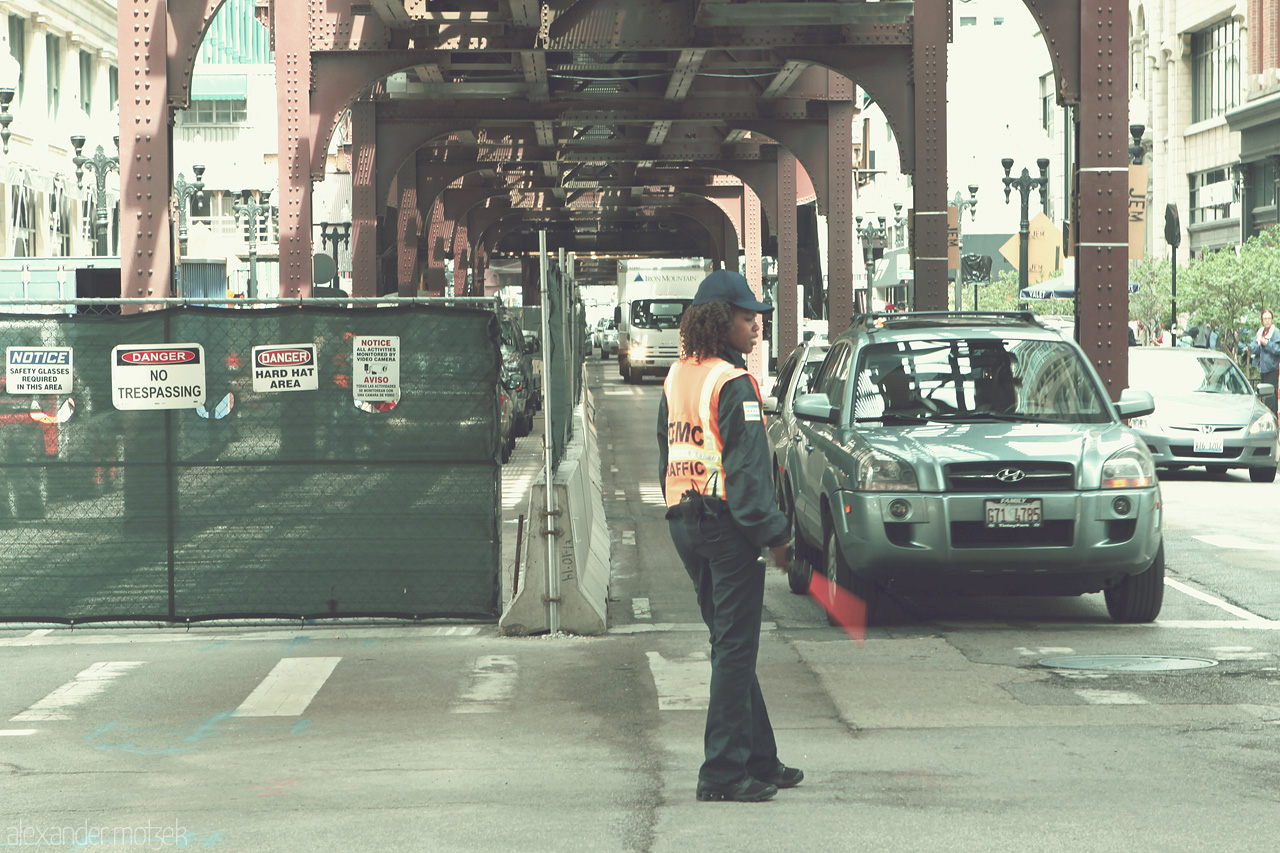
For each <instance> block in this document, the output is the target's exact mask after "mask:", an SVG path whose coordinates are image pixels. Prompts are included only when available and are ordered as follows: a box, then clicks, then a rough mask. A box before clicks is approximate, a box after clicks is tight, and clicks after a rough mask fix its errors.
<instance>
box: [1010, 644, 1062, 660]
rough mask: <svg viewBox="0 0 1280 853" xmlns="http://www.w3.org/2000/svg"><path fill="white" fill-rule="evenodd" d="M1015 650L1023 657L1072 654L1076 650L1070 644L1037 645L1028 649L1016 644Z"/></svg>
mask: <svg viewBox="0 0 1280 853" xmlns="http://www.w3.org/2000/svg"><path fill="white" fill-rule="evenodd" d="M1014 651H1015V652H1017V653H1018V654H1020V655H1022V656H1023V657H1040V656H1042V655H1073V654H1075V653H1076V650H1075V649H1073V648H1071V647H1070V646H1037V647H1036V648H1034V649H1028V648H1027V647H1026V646H1018V647H1017V648H1015V649H1014Z"/></svg>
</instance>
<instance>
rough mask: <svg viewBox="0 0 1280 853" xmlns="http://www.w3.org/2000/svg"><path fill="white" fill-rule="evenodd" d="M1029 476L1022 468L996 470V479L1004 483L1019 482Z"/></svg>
mask: <svg viewBox="0 0 1280 853" xmlns="http://www.w3.org/2000/svg"><path fill="white" fill-rule="evenodd" d="M1026 476H1027V472H1026V471H1023V470H1022V469H1021V468H1001V469H1000V470H999V471H997V472H996V479H997V480H999V481H1000V482H1002V483H1017V482H1019V481H1021V480H1022V479H1023V478H1025V477H1026Z"/></svg>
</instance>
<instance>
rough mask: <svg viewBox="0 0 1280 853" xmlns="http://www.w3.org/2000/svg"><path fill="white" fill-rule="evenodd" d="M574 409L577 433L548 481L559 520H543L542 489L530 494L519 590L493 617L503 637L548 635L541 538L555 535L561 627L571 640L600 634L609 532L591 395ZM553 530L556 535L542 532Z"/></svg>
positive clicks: (544, 543) (544, 550)
mask: <svg viewBox="0 0 1280 853" xmlns="http://www.w3.org/2000/svg"><path fill="white" fill-rule="evenodd" d="M583 399H584V402H583V403H582V404H581V405H580V406H578V409H577V410H576V411H575V413H574V414H575V417H577V419H578V427H579V428H578V429H577V430H575V431H574V435H573V438H572V439H571V440H570V441H569V444H568V446H566V447H565V452H564V457H563V458H562V459H561V460H560V466H559V467H558V468H557V469H556V471H555V473H554V475H553V476H552V488H554V489H555V492H554V496H555V507H556V509H557V510H558V511H559V513H560V514H559V516H558V517H555V518H551V519H544V517H543V513H544V512H545V510H546V483H545V481H544V480H540V481H539V482H536V483H534V484H533V487H532V489H530V493H529V510H528V515H527V516H526V517H527V518H529V519H530V523H529V535H528V537H527V540H526V541H527V543H528V546H527V547H526V548H525V549H524V559H523V560H522V562H523V563H524V565H523V566H517V567H516V569H517V573H518V577H519V584H520V585H519V587H518V588H517V590H516V593H515V595H514V596H513V597H512V600H511V603H510V604H509V605H508V606H507V609H506V610H505V611H503V614H502V616H501V617H500V618H499V619H498V628H499V630H500V631H501V632H502V633H503V634H505V635H508V636H522V635H526V634H540V633H545V632H547V631H550V630H551V619H550V606H549V602H548V600H547V536H554V537H555V545H556V547H555V560H556V567H555V568H556V572H557V573H558V577H559V581H560V595H559V599H560V600H559V602H558V608H557V618H558V621H559V629H560V630H561V631H564V632H566V633H570V634H603V633H604V632H605V629H606V628H607V627H608V624H607V602H608V600H609V558H610V551H609V549H610V546H609V528H608V524H607V522H606V520H605V515H604V495H603V486H604V481H603V479H602V475H601V471H600V445H599V442H598V440H597V437H596V427H595V402H594V398H593V396H592V395H591V392H590V391H589V390H586V389H584V391H583ZM548 530H553V531H555V532H554V533H548V532H546V531H548Z"/></svg>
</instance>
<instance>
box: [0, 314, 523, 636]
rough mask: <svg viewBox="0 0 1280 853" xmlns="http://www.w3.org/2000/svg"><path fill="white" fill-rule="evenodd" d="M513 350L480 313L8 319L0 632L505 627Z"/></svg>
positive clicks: (0, 335) (1, 330)
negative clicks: (503, 412)
mask: <svg viewBox="0 0 1280 853" xmlns="http://www.w3.org/2000/svg"><path fill="white" fill-rule="evenodd" d="M393 340H394V341H395V343H397V344H398V353H397V355H396V358H395V359H394V360H392V359H390V358H388V359H385V360H384V361H383V362H382V363H381V367H380V366H379V362H378V361H377V360H376V358H375V360H373V361H370V360H369V358H367V357H366V356H367V355H368V353H367V352H357V351H356V348H357V345H362V346H371V345H373V344H376V343H379V342H381V343H387V344H389V343H390V342H391V341H393ZM498 341H499V335H498V327H497V320H496V316H495V314H494V313H493V312H492V311H489V310H484V309H480V308H472V307H442V306H426V305H405V306H399V307H392V308H385V307H384V308H354V309H346V310H344V309H339V308H322V307H311V306H302V305H295V306H293V307H280V308H267V309H259V310H245V309H236V310H229V309H226V308H212V307H204V308H199V307H185V308H171V309H165V310H163V311H155V312H150V313H144V314H133V315H126V316H90V315H86V314H64V315H58V316H43V315H42V316H35V315H25V314H24V315H18V314H8V315H3V316H0V351H4V352H5V353H6V374H5V380H6V387H5V389H4V391H3V392H2V393H0V549H3V555H4V556H3V565H4V570H3V572H0V620H3V621H50V622H68V623H78V622H83V621H101V620H129V621H166V622H186V621H194V620H204V619H215V618H307V617H318V616H365V617H369V616H387V617H398V618H412V619H419V618H429V617H475V618H492V617H494V616H496V615H497V613H498V608H499V591H498V577H499V560H500V554H499V551H500V532H499V531H500V522H501V519H500V512H501V501H500V497H499V496H500V494H501V483H500V478H501V466H500V464H499V461H498V453H499V430H500V428H501V427H500V412H499V399H498V395H497V388H498V381H499V366H500V364H501V356H500V353H499V342H498ZM162 344H173V345H199V347H198V348H197V347H195V346H173V347H163V346H155V345H162ZM383 351H384V352H390V349H389V348H387V347H384V348H383ZM63 353H66V355H65V357H64V355H63ZM157 353H161V354H162V355H157ZM175 353H178V354H179V355H175ZM181 353H191V354H192V355H191V356H190V357H189V358H188V356H183V355H181ZM264 354H265V355H264ZM375 355H376V353H375ZM255 356H257V359H256V360H255ZM64 358H65V361H66V362H69V364H65V363H64ZM183 359H188V360H186V361H183ZM306 359H309V360H310V374H308V372H307V370H306V369H305V368H307V366H308V365H306V364H303V361H304V360H306ZM68 368H69V369H68ZM387 368H391V370H390V371H389V372H387V374H386V376H385V377H384V378H383V380H382V381H385V382H387V383H388V384H387V385H386V386H385V387H384V388H383V391H382V393H381V395H379V394H377V393H373V394H370V392H368V391H367V390H363V391H357V390H356V389H357V388H360V389H368V388H370V387H372V386H369V385H367V384H366V383H367V382H368V381H373V380H374V379H376V378H377V377H372V376H371V372H375V371H377V370H386V369H387ZM192 371H196V372H197V373H198V374H199V375H200V376H201V377H202V378H201V379H200V380H199V381H198V382H197V380H195V379H192V378H190V377H192V376H195V375H196V373H192ZM295 371H298V372H295ZM396 372H398V379H397V378H396V377H395V375H394V374H395V373H396ZM255 373H256V374H257V375H256V376H255ZM184 377H186V378H184ZM272 383H276V384H275V385H274V387H273V385H272ZM392 383H394V384H392ZM197 386H199V389H200V391H201V392H202V402H200V403H199V404H198V405H196V404H195V403H196V402H197V398H196V397H192V396H184V395H190V394H195V393H196V391H195V389H196V388H197ZM157 388H170V389H177V390H171V391H163V390H155V389H157ZM388 388H389V389H390V390H386V389H388ZM148 389H151V390H148ZM15 391H16V392H19V393H15ZM166 395H172V396H166ZM360 395H363V396H364V397H365V399H364V400H363V401H361V400H359V399H357V397H358V396H360ZM377 396H382V397H383V399H371V398H370V397H377ZM161 402H164V403H165V404H166V405H167V404H170V403H172V404H174V405H181V406H182V407H181V408H158V407H154V406H156V404H158V403H161Z"/></svg>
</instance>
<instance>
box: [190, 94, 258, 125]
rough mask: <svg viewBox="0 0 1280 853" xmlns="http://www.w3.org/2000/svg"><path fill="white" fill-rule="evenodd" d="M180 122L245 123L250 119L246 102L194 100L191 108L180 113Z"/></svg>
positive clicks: (191, 123) (192, 123)
mask: <svg viewBox="0 0 1280 853" xmlns="http://www.w3.org/2000/svg"><path fill="white" fill-rule="evenodd" d="M178 117H179V123H180V124H184V125H194V124H224V125H225V124H244V123H245V121H246V120H247V119H248V112H247V110H246V109H245V102H244V101H241V100H234V101H192V102H191V107H190V108H189V109H186V110H183V111H182V112H180V113H178Z"/></svg>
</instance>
